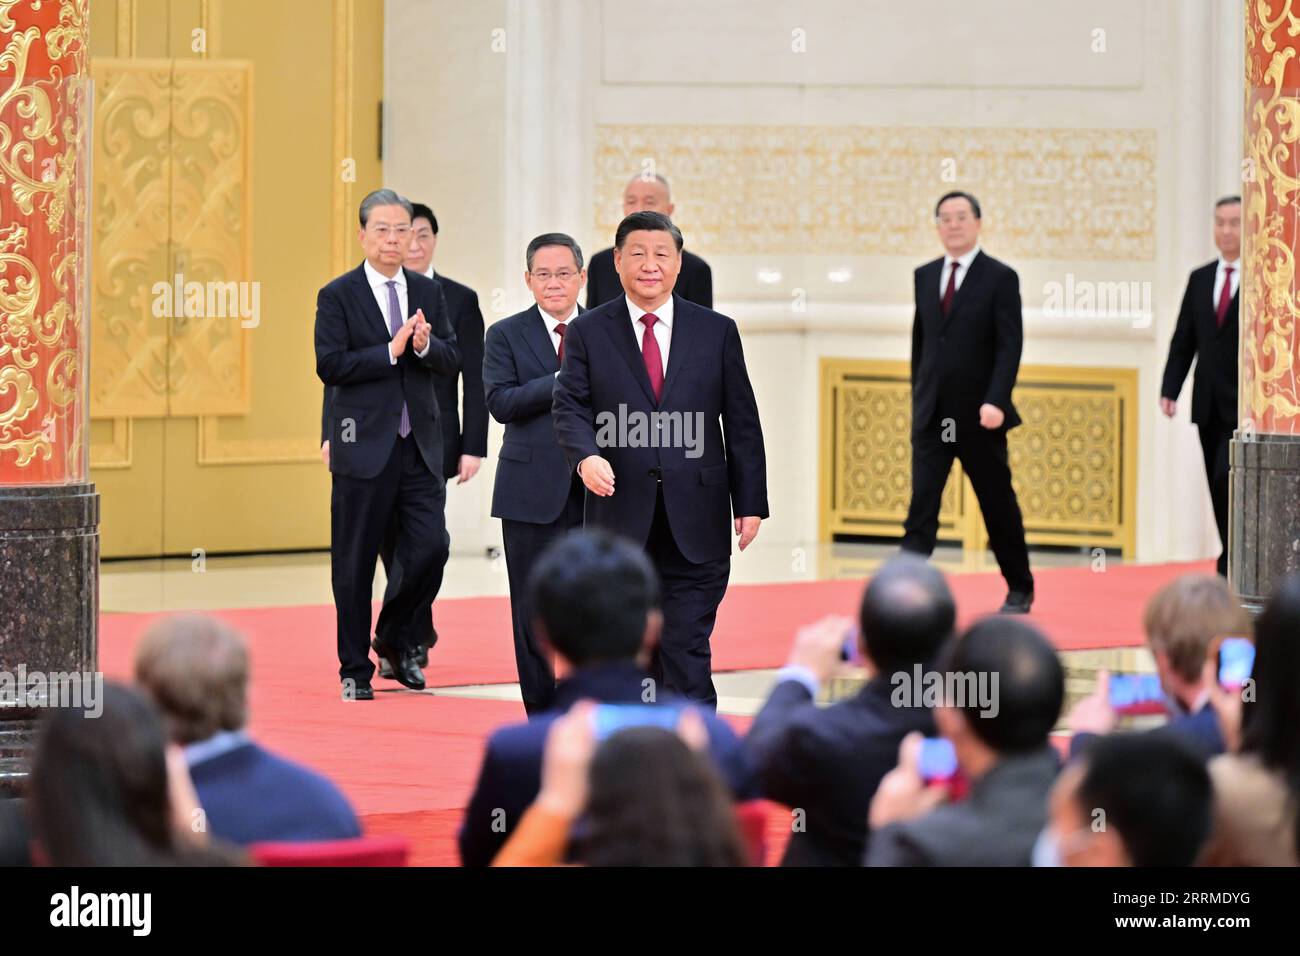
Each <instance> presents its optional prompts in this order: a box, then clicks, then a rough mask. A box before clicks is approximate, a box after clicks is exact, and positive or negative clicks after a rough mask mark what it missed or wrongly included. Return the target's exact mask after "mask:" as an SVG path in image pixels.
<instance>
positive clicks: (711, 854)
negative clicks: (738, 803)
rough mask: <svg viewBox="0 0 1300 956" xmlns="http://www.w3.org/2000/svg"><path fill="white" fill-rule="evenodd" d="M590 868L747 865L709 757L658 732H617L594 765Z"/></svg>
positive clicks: (586, 858) (583, 854)
mask: <svg viewBox="0 0 1300 956" xmlns="http://www.w3.org/2000/svg"><path fill="white" fill-rule="evenodd" d="M586 821H587V823H588V835H587V837H586V839H584V840H583V841H582V844H581V849H580V851H579V856H580V858H581V860H582V862H584V863H586V864H588V865H590V866H745V865H747V864H748V863H749V860H748V856H747V853H746V849H745V844H744V841H743V840H742V839H741V836H740V831H739V827H738V825H737V822H736V817H735V810H734V809H733V805H732V802H731V795H730V794H729V792H728V791H727V788H726V785H725V784H723V782H722V779H721V778H720V777H719V776H718V772H717V770H715V769H714V767H713V764H712V763H711V762H710V760H709V758H708V755H707V753H701V752H698V751H696V750H694V749H692V748H691V747H690V746H688V745H687V744H686V742H685V741H684V740H683V739H682V738H681V736H679V735H678V734H677V733H675V732H673V731H669V730H663V729H660V728H655V727H632V728H629V729H627V730H622V731H619V732H618V733H616V734H614V735H613V736H611V737H610V738H609V739H608V740H606V741H605V742H604V743H602V744H601V745H600V747H599V748H598V749H597V750H596V754H595V757H594V758H593V760H592V763H591V780H590V796H589V798H588V802H587V812H586Z"/></svg>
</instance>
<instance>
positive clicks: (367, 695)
mask: <svg viewBox="0 0 1300 956" xmlns="http://www.w3.org/2000/svg"><path fill="white" fill-rule="evenodd" d="M343 699H344V700H374V699H375V689H374V688H373V687H371V686H370V685H369V684H354V683H352V682H351V681H348V682H347V683H345V684H344V685H343Z"/></svg>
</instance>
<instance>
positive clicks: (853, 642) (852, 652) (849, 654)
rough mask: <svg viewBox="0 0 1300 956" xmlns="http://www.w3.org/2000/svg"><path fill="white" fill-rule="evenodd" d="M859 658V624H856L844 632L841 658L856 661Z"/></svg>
mask: <svg viewBox="0 0 1300 956" xmlns="http://www.w3.org/2000/svg"><path fill="white" fill-rule="evenodd" d="M857 659H858V626H857V625H856V624H855V625H853V626H852V627H851V628H849V629H848V630H847V631H845V632H844V646H843V647H841V648H840V660H842V661H856V660H857Z"/></svg>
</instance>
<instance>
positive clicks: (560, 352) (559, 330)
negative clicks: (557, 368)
mask: <svg viewBox="0 0 1300 956" xmlns="http://www.w3.org/2000/svg"><path fill="white" fill-rule="evenodd" d="M555 334H556V335H558V336H559V337H560V347H559V348H558V349H556V350H555V357H556V358H557V359H559V360H560V364H561V365H563V364H564V323H563V322H557V323H556V324H555Z"/></svg>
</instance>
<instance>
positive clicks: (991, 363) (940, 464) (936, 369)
mask: <svg viewBox="0 0 1300 956" xmlns="http://www.w3.org/2000/svg"><path fill="white" fill-rule="evenodd" d="M935 225H936V227H937V229H938V233H939V241H940V242H941V243H942V244H943V247H944V255H943V256H942V257H940V258H938V259H935V260H933V261H931V262H927V263H926V264H925V265H923V266H921V267H920V268H919V269H917V270H916V273H915V289H914V293H915V299H916V315H915V318H914V319H913V324H912V503H911V506H910V507H909V508H908V510H907V521H906V522H905V523H904V525H903V542H902V547H903V550H904V551H914V552H916V553H918V554H921V555H924V556H926V557H929V555H930V554H931V552H933V551H934V544H935V539H936V538H937V537H938V534H939V503H940V499H941V498H942V496H943V486H944V485H945V484H946V483H947V481H948V473H949V472H950V471H952V462H953V458H957V459H958V460H960V461H961V466H962V470H963V471H964V472H965V473H966V476H967V477H968V478H970V482H971V487H973V488H974V489H975V497H976V498H978V499H979V503H980V511H981V512H982V513H983V515H984V526H985V527H986V528H987V529H988V535H989V545H990V546H991V547H992V548H993V554H994V556H995V557H996V558H997V561H998V567H999V568H1000V569H1001V571H1002V576H1003V577H1004V578H1005V579H1006V582H1007V588H1008V593H1007V598H1006V601H1005V603H1004V604H1003V605H1002V613H1004V614H1027V613H1029V608H1030V605H1032V604H1033V602H1034V578H1033V575H1032V574H1031V573H1030V571H1029V550H1028V548H1027V547H1026V546H1025V525H1024V519H1023V518H1022V517H1021V514H1020V504H1019V502H1018V501H1016V493H1015V490H1014V489H1013V488H1012V487H1011V467H1010V464H1009V460H1008V457H1007V432H1008V431H1010V430H1011V429H1013V428H1015V427H1016V426H1017V425H1019V424H1020V416H1019V414H1017V412H1016V407H1015V405H1013V404H1012V403H1011V390H1012V389H1013V388H1014V387H1015V384H1016V374H1017V373H1018V372H1019V371H1020V349H1021V343H1022V340H1023V338H1024V327H1023V321H1022V318H1021V314H1020V279H1019V277H1018V276H1017V275H1016V273H1015V270H1014V269H1012V268H1011V267H1010V266H1008V265H1006V264H1005V263H1003V262H999V261H998V260H997V259H994V258H993V257H992V256H989V255H986V254H985V253H984V252H983V251H982V250H981V249H980V246H979V233H980V205H979V201H978V200H977V199H976V198H975V197H974V196H972V195H971V194H970V193H965V192H950V193H947V194H946V195H944V196H943V197H942V198H941V199H940V200H939V202H938V205H937V206H936V207H935Z"/></svg>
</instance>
